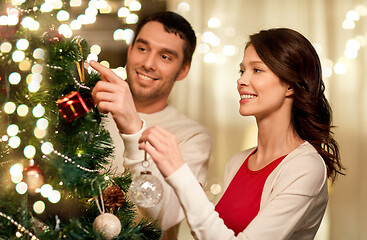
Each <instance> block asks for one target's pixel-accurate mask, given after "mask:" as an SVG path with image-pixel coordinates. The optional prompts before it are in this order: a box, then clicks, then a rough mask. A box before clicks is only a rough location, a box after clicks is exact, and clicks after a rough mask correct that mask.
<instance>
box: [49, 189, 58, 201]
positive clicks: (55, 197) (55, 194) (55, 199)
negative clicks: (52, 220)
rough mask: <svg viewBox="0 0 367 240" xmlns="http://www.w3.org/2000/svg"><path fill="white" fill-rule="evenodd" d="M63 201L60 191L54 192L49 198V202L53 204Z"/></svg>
mask: <svg viewBox="0 0 367 240" xmlns="http://www.w3.org/2000/svg"><path fill="white" fill-rule="evenodd" d="M60 199H61V194H60V192H59V191H57V190H53V191H52V192H51V193H50V195H49V196H48V200H49V201H50V202H51V203H57V202H59V201H60Z"/></svg>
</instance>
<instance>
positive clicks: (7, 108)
mask: <svg viewBox="0 0 367 240" xmlns="http://www.w3.org/2000/svg"><path fill="white" fill-rule="evenodd" d="M16 108H17V106H16V105H15V103H13V102H7V103H5V105H4V111H5V113H6V114H12V113H14V112H15V109H16Z"/></svg>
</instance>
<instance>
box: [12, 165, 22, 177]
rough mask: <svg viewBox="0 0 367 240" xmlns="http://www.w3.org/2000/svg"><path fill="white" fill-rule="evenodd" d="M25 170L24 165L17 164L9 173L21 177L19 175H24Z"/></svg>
mask: <svg viewBox="0 0 367 240" xmlns="http://www.w3.org/2000/svg"><path fill="white" fill-rule="evenodd" d="M23 169H24V167H23V164H21V163H16V164H14V165H13V166H11V167H10V169H9V172H10V175H12V176H19V175H22V173H23Z"/></svg>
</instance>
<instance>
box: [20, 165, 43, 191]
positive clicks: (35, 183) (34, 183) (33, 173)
mask: <svg viewBox="0 0 367 240" xmlns="http://www.w3.org/2000/svg"><path fill="white" fill-rule="evenodd" d="M23 181H24V182H26V183H27V185H28V190H29V193H35V191H36V189H38V188H40V187H41V186H42V185H43V184H44V183H45V179H44V177H43V175H42V172H41V169H40V168H39V167H38V166H35V165H33V164H31V165H29V166H28V167H26V168H25V169H24V170H23Z"/></svg>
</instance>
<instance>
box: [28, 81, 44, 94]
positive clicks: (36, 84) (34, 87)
mask: <svg viewBox="0 0 367 240" xmlns="http://www.w3.org/2000/svg"><path fill="white" fill-rule="evenodd" d="M40 87H41V85H40V83H39V82H36V81H31V82H30V83H29V84H28V90H29V91H30V92H37V91H38V90H39V89H40Z"/></svg>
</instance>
